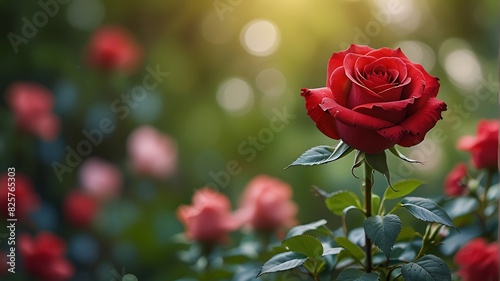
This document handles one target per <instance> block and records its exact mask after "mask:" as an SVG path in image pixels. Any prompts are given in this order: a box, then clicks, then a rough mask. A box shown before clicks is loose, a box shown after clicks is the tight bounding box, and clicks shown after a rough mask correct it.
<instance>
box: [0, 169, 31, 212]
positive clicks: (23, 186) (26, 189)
mask: <svg viewBox="0 0 500 281" xmlns="http://www.w3.org/2000/svg"><path fill="white" fill-rule="evenodd" d="M9 178H10V177H9V176H8V173H3V174H2V175H0V202H1V204H0V206H2V210H1V211H2V213H3V214H4V216H5V217H6V218H9V217H10V216H9V211H8V209H7V206H8V198H9V196H8V193H9V192H10V191H9V186H8V184H9V183H10V184H11V187H12V183H13V182H14V183H15V190H14V192H10V193H13V194H14V196H15V198H16V212H15V215H16V218H18V219H21V220H28V219H29V215H30V213H32V212H33V211H35V210H36V209H37V208H38V207H39V206H40V198H39V197H38V194H37V193H36V192H35V190H34V188H33V183H32V182H31V180H30V179H29V178H28V177H27V176H25V175H23V174H21V173H19V172H16V174H15V177H14V181H12V180H9ZM11 197H12V196H11Z"/></svg>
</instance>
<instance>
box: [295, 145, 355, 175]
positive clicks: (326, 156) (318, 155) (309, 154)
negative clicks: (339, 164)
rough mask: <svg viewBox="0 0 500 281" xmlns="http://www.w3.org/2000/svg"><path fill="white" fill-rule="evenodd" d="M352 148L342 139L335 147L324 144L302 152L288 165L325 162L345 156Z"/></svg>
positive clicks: (308, 164) (307, 164) (310, 164)
mask: <svg viewBox="0 0 500 281" xmlns="http://www.w3.org/2000/svg"><path fill="white" fill-rule="evenodd" d="M353 150H354V149H353V148H351V147H350V146H348V145H347V144H345V143H344V142H342V141H341V142H340V143H339V144H338V145H337V146H336V147H335V148H333V147H331V146H326V145H321V146H316V147H313V148H311V149H309V150H307V151H306V152H304V153H303V154H302V155H301V156H300V157H299V158H297V160H295V161H293V163H292V164H290V165H288V167H290V166H313V165H321V164H326V163H329V162H332V161H335V160H338V159H340V158H342V157H344V156H346V155H347V154H349V153H351V151H353ZM288 167H287V168H288Z"/></svg>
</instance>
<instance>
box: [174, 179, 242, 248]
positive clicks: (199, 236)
mask: <svg viewBox="0 0 500 281" xmlns="http://www.w3.org/2000/svg"><path fill="white" fill-rule="evenodd" d="M177 217H178V218H179V220H180V221H181V222H182V223H183V224H184V227H185V228H186V236H187V238H188V239H191V240H196V241H199V242H202V243H209V244H214V243H223V242H225V241H227V239H228V233H229V232H230V231H232V230H235V229H237V228H238V227H239V224H238V222H237V221H236V220H235V219H234V218H233V217H232V215H231V204H230V202H229V199H228V198H227V197H226V196H224V195H223V194H221V193H218V192H217V191H215V190H212V189H210V188H203V189H200V190H198V191H197V192H196V193H195V194H194V196H193V205H190V206H180V207H179V208H178V209H177Z"/></svg>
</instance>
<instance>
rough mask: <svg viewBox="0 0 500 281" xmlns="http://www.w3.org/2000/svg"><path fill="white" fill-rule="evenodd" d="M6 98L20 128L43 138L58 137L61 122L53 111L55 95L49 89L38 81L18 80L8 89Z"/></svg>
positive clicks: (51, 138) (52, 138)
mask: <svg viewBox="0 0 500 281" xmlns="http://www.w3.org/2000/svg"><path fill="white" fill-rule="evenodd" d="M6 99H7V104H8V105H9V106H10V108H12V110H13V111H14V114H15V118H16V123H17V126H18V127H19V129H21V130H23V131H25V132H28V133H32V134H35V135H37V136H38V137H40V138H41V139H43V140H49V141H51V140H54V139H55V138H57V136H58V135H59V131H60V130H61V129H60V127H61V124H60V120H59V117H57V116H56V115H55V114H54V113H53V112H52V107H53V105H54V96H53V95H52V93H51V92H50V91H49V90H48V89H46V88H45V87H43V86H42V85H39V84H37V83H24V82H17V83H14V84H12V85H11V86H10V87H9V88H8V89H7V91H6Z"/></svg>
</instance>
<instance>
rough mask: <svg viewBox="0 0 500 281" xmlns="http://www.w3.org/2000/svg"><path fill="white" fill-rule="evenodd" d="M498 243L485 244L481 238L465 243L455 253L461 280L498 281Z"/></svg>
mask: <svg viewBox="0 0 500 281" xmlns="http://www.w3.org/2000/svg"><path fill="white" fill-rule="evenodd" d="M498 255H499V251H498V243H497V242H494V243H491V244H487V242H486V241H485V240H484V239H483V238H476V239H474V240H472V241H470V242H469V243H467V244H466V245H465V246H464V247H463V248H461V249H460V250H459V251H458V252H457V253H456V254H455V258H454V261H455V263H456V264H457V265H458V266H459V270H458V271H457V275H458V276H460V278H461V280H462V281H476V280H481V281H498V280H499V279H498V278H499V273H498V270H499V268H498V263H499V258H498Z"/></svg>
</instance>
